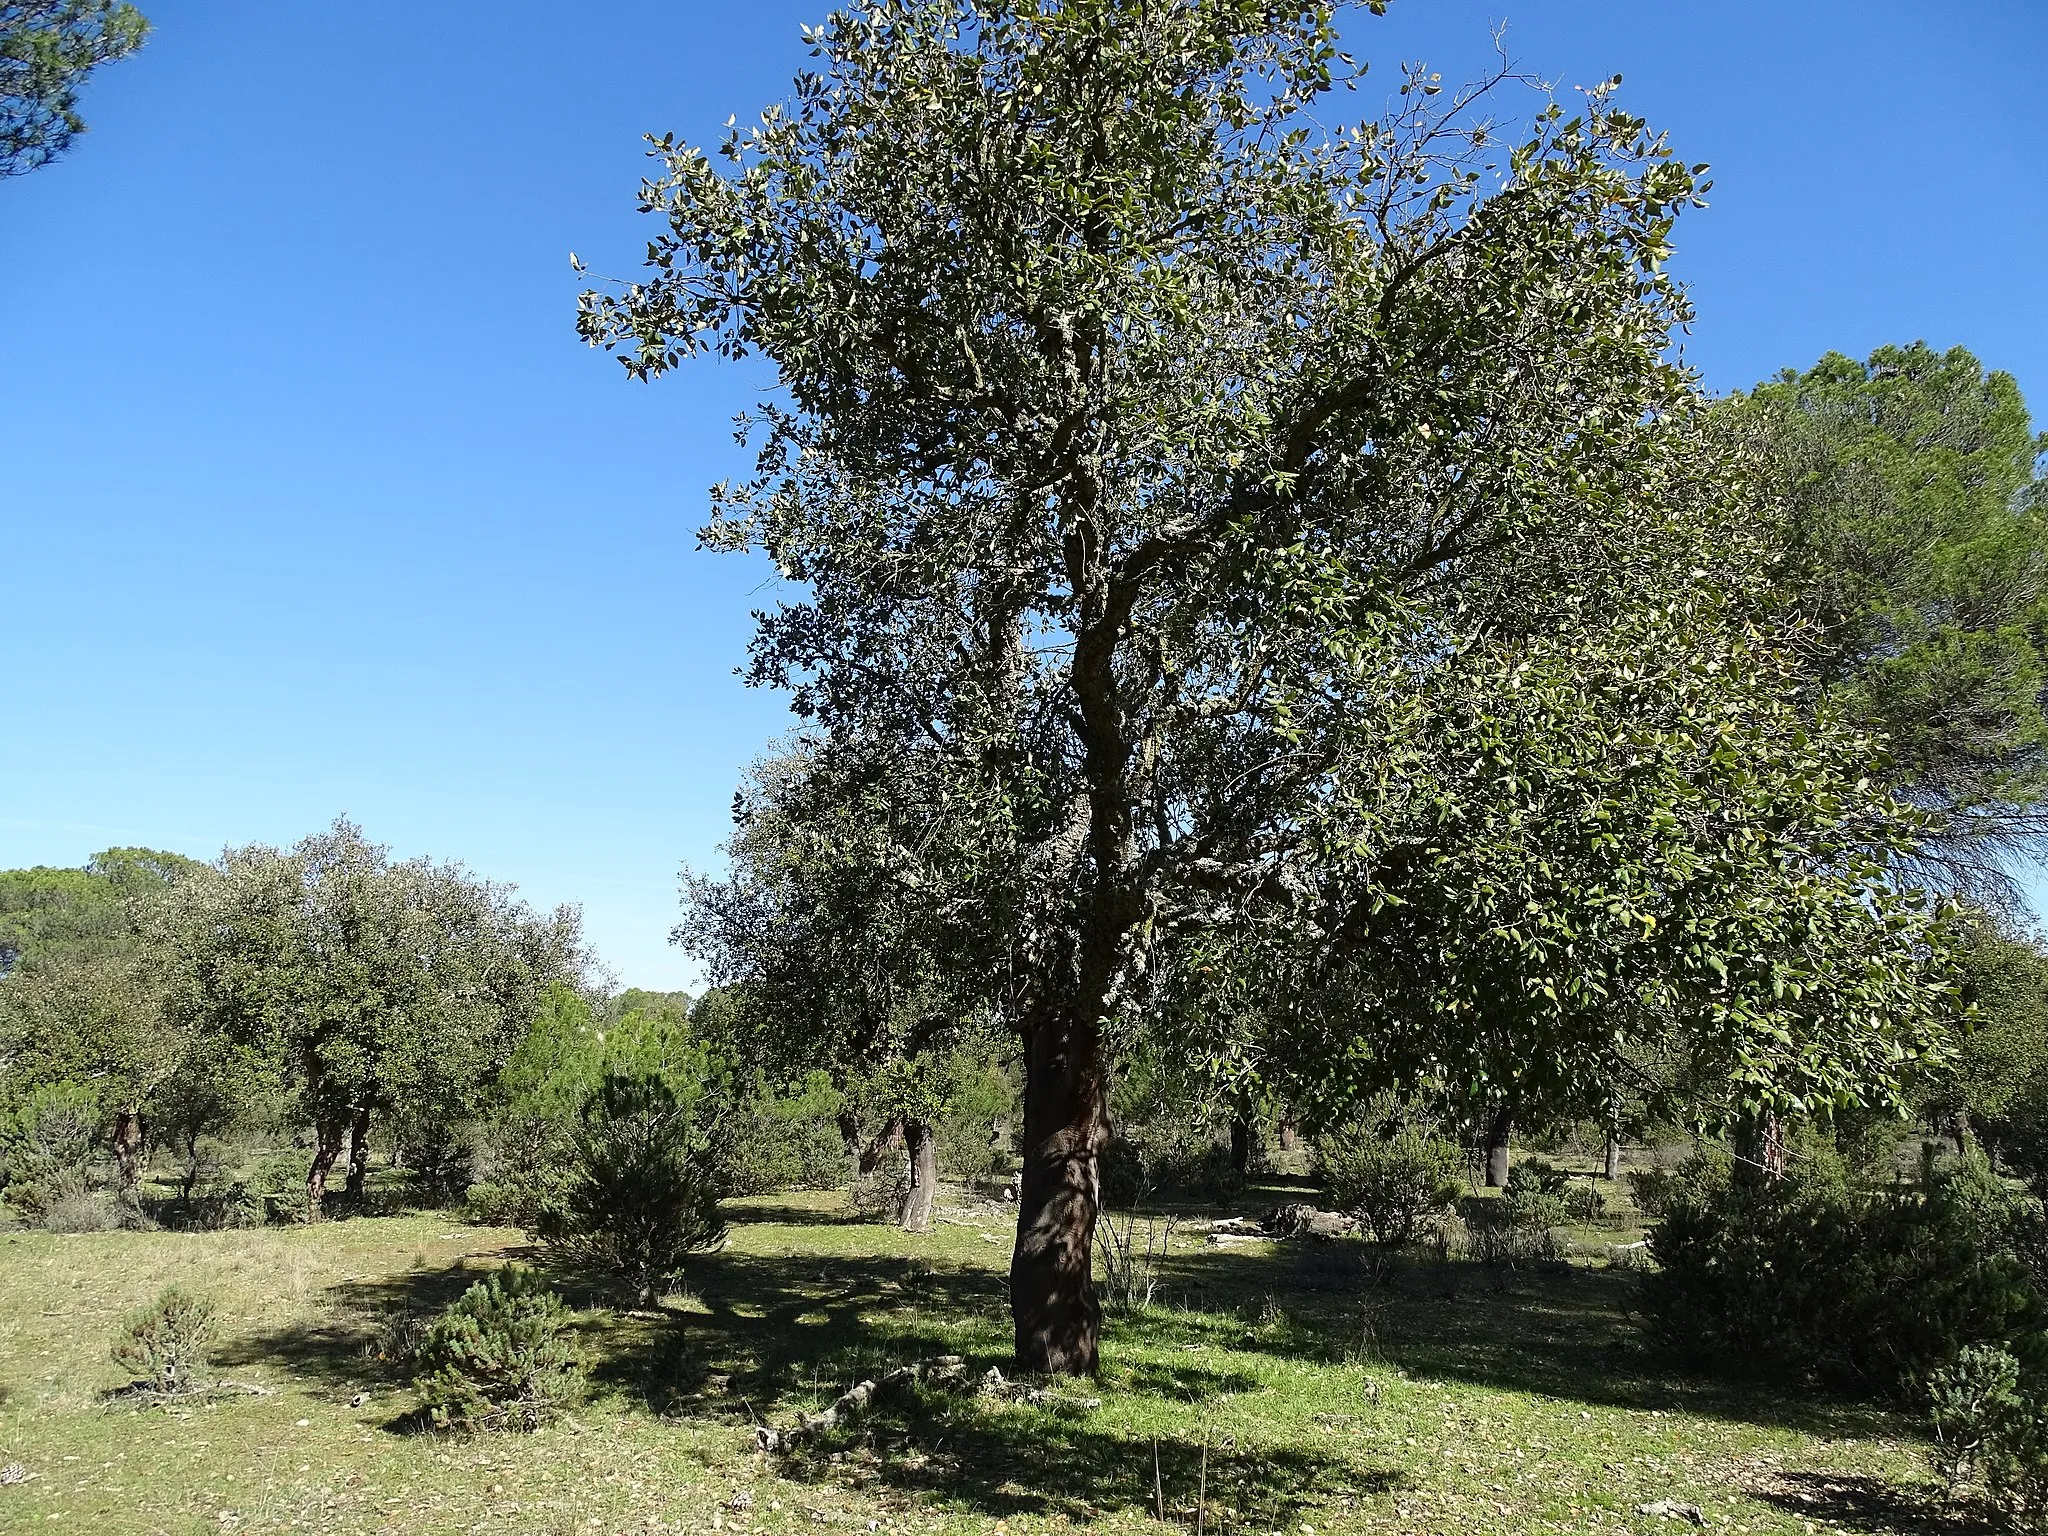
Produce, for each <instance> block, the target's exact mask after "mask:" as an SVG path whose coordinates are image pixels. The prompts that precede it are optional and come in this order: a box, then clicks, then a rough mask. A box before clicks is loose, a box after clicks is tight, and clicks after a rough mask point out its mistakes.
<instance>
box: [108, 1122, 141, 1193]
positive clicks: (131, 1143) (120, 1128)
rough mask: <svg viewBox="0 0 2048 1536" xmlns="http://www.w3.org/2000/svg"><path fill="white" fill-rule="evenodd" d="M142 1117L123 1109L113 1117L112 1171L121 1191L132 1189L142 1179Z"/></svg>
mask: <svg viewBox="0 0 2048 1536" xmlns="http://www.w3.org/2000/svg"><path fill="white" fill-rule="evenodd" d="M142 1143H143V1136H142V1116H141V1115H140V1114H138V1113H137V1112H136V1111H134V1110H132V1109H124V1110H122V1111H121V1112H120V1113H119V1114H118V1115H116V1116H115V1117H114V1169H115V1172H116V1173H117V1174H119V1176H120V1179H121V1187H122V1188H123V1189H133V1188H134V1187H135V1186H136V1185H137V1184H138V1183H139V1182H141V1179H142Z"/></svg>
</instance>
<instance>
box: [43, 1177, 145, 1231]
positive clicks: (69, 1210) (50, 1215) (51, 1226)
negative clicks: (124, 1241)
mask: <svg viewBox="0 0 2048 1536" xmlns="http://www.w3.org/2000/svg"><path fill="white" fill-rule="evenodd" d="M41 1201H42V1224H43V1230H44V1231H45V1232H62V1233H77V1232H117V1231H119V1230H120V1229H121V1228H123V1227H126V1226H131V1225H137V1224H139V1223H137V1222H136V1220H135V1217H137V1216H139V1215H140V1212H139V1210H138V1211H133V1212H131V1210H130V1208H128V1207H125V1206H123V1205H122V1203H121V1202H120V1201H119V1200H117V1199H115V1197H114V1196H113V1195H111V1194H109V1193H108V1192H107V1191H106V1190H104V1189H87V1188H85V1187H84V1186H83V1185H82V1184H76V1183H73V1182H72V1181H71V1180H69V1179H59V1180H58V1181H56V1183H55V1184H54V1185H53V1186H50V1187H47V1188H46V1189H45V1190H44V1191H43V1193H42V1195H41Z"/></svg>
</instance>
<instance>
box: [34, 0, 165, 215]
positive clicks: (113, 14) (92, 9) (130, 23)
mask: <svg viewBox="0 0 2048 1536" xmlns="http://www.w3.org/2000/svg"><path fill="white" fill-rule="evenodd" d="M148 35H149V23H148V22H147V21H146V20H144V19H143V15H142V13H141V12H140V11H138V10H137V9H136V8H135V7H134V6H132V5H124V4H119V3H116V0H12V3H6V4H0V177H6V176H19V175H23V174H25V173H26V172H29V171H33V170H35V169H37V168H38V167H40V166H44V165H47V164H49V163H50V161H52V160H54V159H56V158H57V156H59V155H61V154H63V153H64V151H65V150H67V149H69V148H70V147H71V141H72V140H73V139H74V138H76V137H77V136H78V135H79V134H81V133H83V132H85V119H84V118H82V117H80V116H79V115H78V91H79V87H81V86H82V85H84V84H85V79H86V77H87V76H88V75H90V74H91V73H92V72H93V71H94V70H95V69H97V68H98V67H99V66H100V65H102V64H110V63H112V62H113V61H114V60H116V59H125V58H126V57H127V56H128V55H129V54H131V53H133V52H135V50H136V49H138V48H140V47H141V46H142V43H143V39H144V38H146V37H147V36H148Z"/></svg>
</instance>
